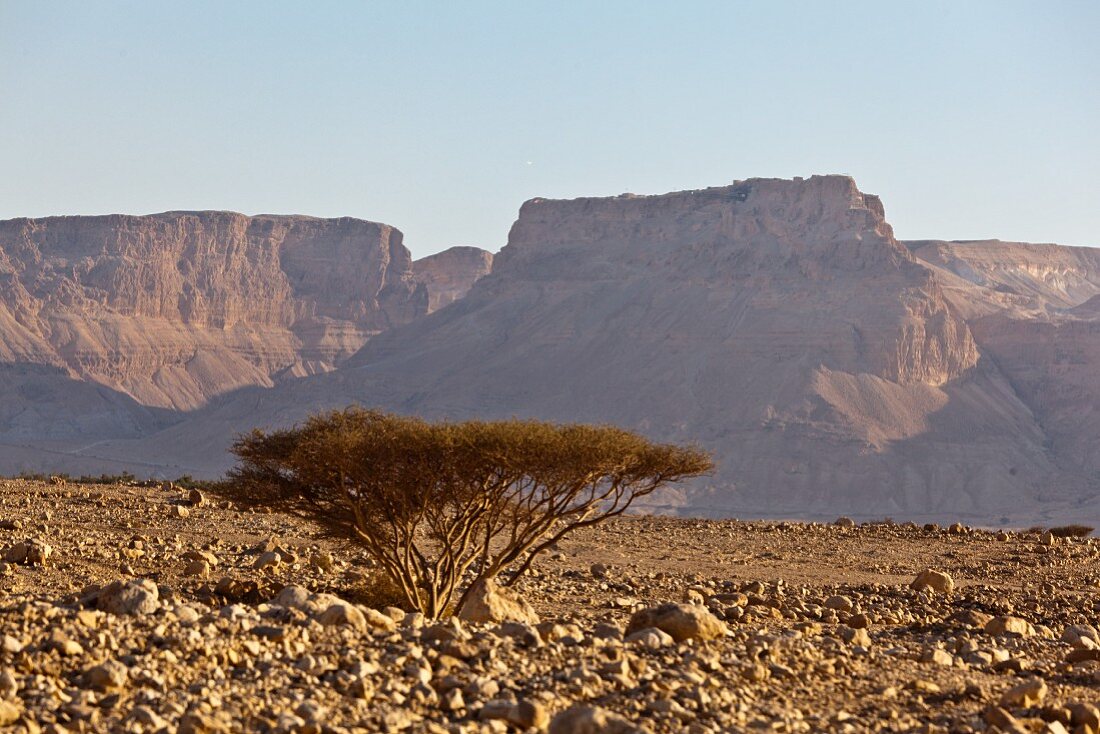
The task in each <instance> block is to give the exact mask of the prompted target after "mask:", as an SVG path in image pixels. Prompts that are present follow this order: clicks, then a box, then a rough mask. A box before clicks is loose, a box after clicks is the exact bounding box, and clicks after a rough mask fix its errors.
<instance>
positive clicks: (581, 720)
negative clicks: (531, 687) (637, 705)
mask: <svg viewBox="0 0 1100 734" xmlns="http://www.w3.org/2000/svg"><path fill="white" fill-rule="evenodd" d="M645 731H646V730H645V729H644V728H642V727H640V726H636V725H635V724H633V723H631V722H630V720H628V719H626V718H624V717H622V716H619V715H618V714H615V713H612V712H610V711H607V710H606V709H602V708H599V707H597V706H574V707H572V708H569V709H566V710H565V711H562V712H561V713H559V714H557V715H556V716H554V718H553V719H552V720H551V722H550V734H644V732H645Z"/></svg>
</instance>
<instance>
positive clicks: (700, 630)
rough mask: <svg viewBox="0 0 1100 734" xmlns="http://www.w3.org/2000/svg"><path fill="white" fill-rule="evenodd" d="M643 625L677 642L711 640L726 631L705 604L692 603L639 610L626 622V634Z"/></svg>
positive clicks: (643, 627)
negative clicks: (655, 629) (665, 634)
mask: <svg viewBox="0 0 1100 734" xmlns="http://www.w3.org/2000/svg"><path fill="white" fill-rule="evenodd" d="M646 627H656V628H657V629H659V630H661V631H663V632H665V633H667V634H668V635H670V636H671V637H672V639H673V640H675V641H676V642H683V641H684V640H687V639H699V640H712V639H714V638H717V637H722V636H724V635H725V634H726V625H725V623H723V622H722V621H721V620H719V619H718V618H717V617H715V616H714V615H713V614H711V613H710V612H709V611H707V609H706V608H704V607H699V606H696V605H694V604H662V605H660V606H657V607H649V608H647V609H641V610H639V611H637V612H635V613H634V614H633V616H631V618H630V623H629V624H628V625H627V628H626V634H627V636H628V637H629V635H630V634H631V633H633V632H636V631H637V630H640V629H645V628H646Z"/></svg>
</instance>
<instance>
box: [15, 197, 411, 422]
mask: <svg viewBox="0 0 1100 734" xmlns="http://www.w3.org/2000/svg"><path fill="white" fill-rule="evenodd" d="M411 266H412V260H411V257H410V255H409V252H408V250H407V249H406V248H405V247H404V245H403V244H402V242H401V233H400V232H398V231H397V230H396V229H394V228H393V227H390V226H388V225H385V224H377V223H374V222H365V221H361V220H356V219H349V218H344V219H315V218H311V217H281V216H257V217H247V216H244V215H241V214H235V213H232V212H167V213H164V214H156V215H152V216H102V217H52V218H48V219H14V220H8V221H4V222H0V284H2V288H0V362H3V363H5V364H7V365H24V366H27V368H28V369H29V368H30V367H31V366H39V367H43V366H45V367H50V368H54V373H55V374H57V375H59V376H61V377H62V378H66V379H68V380H74V381H78V382H84V383H93V384H96V385H100V386H103V387H105V388H109V389H110V390H113V391H115V392H117V393H119V394H121V395H124V396H127V397H129V398H132V399H133V400H135V401H137V402H138V403H140V404H141V405H144V406H150V407H157V408H168V409H173V410H192V409H195V408H197V407H200V406H202V405H204V404H205V403H207V402H208V401H209V400H210V399H211V398H212V397H214V396H216V395H219V394H221V393H225V392H228V391H230V390H233V389H235V388H239V387H242V386H245V385H262V386H265V387H270V386H271V385H272V384H274V382H275V381H277V380H278V379H279V378H280V377H284V376H290V375H305V374H312V373H316V372H325V371H328V370H331V369H333V368H334V367H335V366H336V365H337V364H339V363H340V362H341V361H342V360H343V359H345V358H346V357H347V356H349V355H350V354H352V353H354V352H355V351H356V350H358V349H359V348H360V347H361V346H362V345H363V344H364V343H365V342H366V340H367V339H368V338H369V337H370V336H372V335H374V334H377V333H378V332H380V331H382V330H384V329H387V328H390V327H392V326H395V325H398V324H402V323H405V322H408V321H410V320H412V319H414V318H416V317H417V316H419V315H422V314H423V313H424V312H425V311H426V310H427V302H428V296H427V293H426V291H425V289H424V288H423V287H421V286H418V284H417V283H416V282H415V281H414V280H413V278H412V273H411ZM38 372H39V374H42V372H41V370H39V371H38Z"/></svg>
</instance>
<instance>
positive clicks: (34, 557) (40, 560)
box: [4, 539, 53, 566]
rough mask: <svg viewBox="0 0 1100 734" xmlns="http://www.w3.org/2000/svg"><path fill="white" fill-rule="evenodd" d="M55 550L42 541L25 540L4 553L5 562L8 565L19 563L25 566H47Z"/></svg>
mask: <svg viewBox="0 0 1100 734" xmlns="http://www.w3.org/2000/svg"><path fill="white" fill-rule="evenodd" d="M52 554H53V548H51V547H50V546H48V545H46V544H45V543H43V542H42V541H40V540H33V539H31V540H23V541H20V542H18V543H16V544H15V545H13V546H12V547H11V548H8V550H7V551H6V552H5V553H4V560H5V561H7V562H8V563H17V564H21V565H25V566H45V565H46V562H47V561H48V560H49V558H50V556H51V555H52Z"/></svg>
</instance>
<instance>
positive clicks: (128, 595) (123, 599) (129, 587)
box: [97, 579, 160, 616]
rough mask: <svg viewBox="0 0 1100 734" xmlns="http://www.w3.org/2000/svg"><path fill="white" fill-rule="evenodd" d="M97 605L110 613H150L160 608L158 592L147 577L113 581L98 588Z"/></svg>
mask: <svg viewBox="0 0 1100 734" xmlns="http://www.w3.org/2000/svg"><path fill="white" fill-rule="evenodd" d="M97 605H98V607H99V609H100V610H102V611H104V612H110V613H111V614H128V615H134V616H140V615H143V614H151V613H153V612H155V611H157V609H159V608H160V593H159V592H158V590H157V585H156V584H155V583H153V582H152V581H150V580H149V579H134V580H132V581H114V582H112V583H111V584H109V585H107V586H106V587H104V588H103V589H102V590H100V592H99V596H98V600H97Z"/></svg>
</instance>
